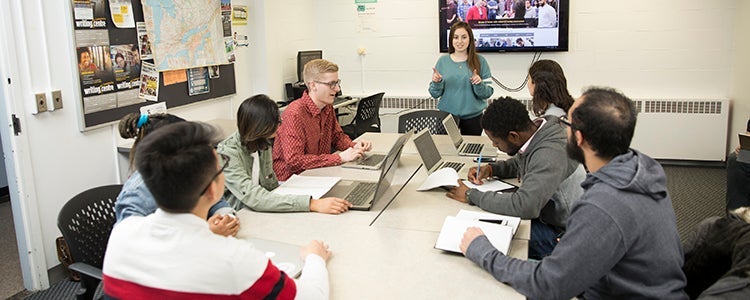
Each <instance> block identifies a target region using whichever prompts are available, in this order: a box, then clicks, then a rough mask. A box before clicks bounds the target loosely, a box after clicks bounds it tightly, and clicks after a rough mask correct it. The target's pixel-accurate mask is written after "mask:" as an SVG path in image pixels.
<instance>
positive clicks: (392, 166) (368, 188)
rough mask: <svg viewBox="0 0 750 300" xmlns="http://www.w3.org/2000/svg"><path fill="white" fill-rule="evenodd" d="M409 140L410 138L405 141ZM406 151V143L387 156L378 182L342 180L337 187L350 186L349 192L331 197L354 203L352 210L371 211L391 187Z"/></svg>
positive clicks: (392, 150)
mask: <svg viewBox="0 0 750 300" xmlns="http://www.w3.org/2000/svg"><path fill="white" fill-rule="evenodd" d="M404 140H408V138H406V139H404ZM403 149H404V143H401V146H399V147H394V148H392V149H391V151H390V152H389V153H388V154H386V155H385V160H384V161H383V167H382V168H381V171H380V177H378V181H377V182H373V181H359V180H341V181H339V183H337V184H336V185H337V186H339V185H348V186H347V192H345V193H343V195H335V194H332V195H329V196H333V197H339V198H344V199H346V200H348V201H349V202H351V203H352V207H351V208H350V209H351V210H370V208H372V206H373V205H374V204H375V201H377V200H378V199H379V198H380V197H381V196H383V194H384V193H385V191H386V190H387V189H388V188H390V187H391V182H392V181H393V177H394V176H395V175H396V169H397V168H398V160H399V159H400V158H401V152H402V151H403Z"/></svg>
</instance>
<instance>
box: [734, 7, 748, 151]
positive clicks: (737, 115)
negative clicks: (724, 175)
mask: <svg viewBox="0 0 750 300" xmlns="http://www.w3.org/2000/svg"><path fill="white" fill-rule="evenodd" d="M734 15H735V18H734V22H735V23H734V28H735V32H734V38H733V45H734V49H733V50H734V51H733V55H732V57H733V59H732V72H731V74H732V76H731V83H730V85H731V89H730V93H729V94H730V99H732V102H733V106H732V112H731V113H732V118H731V120H730V123H729V141H730V146H729V151H733V150H734V148H735V147H737V145H738V144H739V140H738V139H737V133H738V132H743V131H745V130H746V126H747V120H748V119H750V80H749V79H750V55H749V54H748V53H750V34H748V33H750V18H748V16H750V1H737V7H736V10H735V14H734Z"/></svg>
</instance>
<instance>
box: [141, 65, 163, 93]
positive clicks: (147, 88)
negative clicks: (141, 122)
mask: <svg viewBox="0 0 750 300" xmlns="http://www.w3.org/2000/svg"><path fill="white" fill-rule="evenodd" d="M141 67H142V70H141V88H140V90H139V91H138V98H141V99H146V100H148V101H157V98H158V97H159V71H157V70H156V67H155V66H154V64H152V63H147V62H143V64H142V65H141Z"/></svg>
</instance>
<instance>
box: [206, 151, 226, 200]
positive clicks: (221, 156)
mask: <svg viewBox="0 0 750 300" xmlns="http://www.w3.org/2000/svg"><path fill="white" fill-rule="evenodd" d="M219 159H220V161H219V163H221V169H219V171H218V172H216V174H215V175H214V176H212V177H211V180H209V181H208V184H206V187H205V188H204V189H203V191H201V193H200V194H199V195H203V194H205V193H206V191H208V187H209V186H211V183H212V182H214V179H216V177H219V174H221V173H223V172H224V169H226V168H227V166H229V156H228V155H226V154H224V153H219Z"/></svg>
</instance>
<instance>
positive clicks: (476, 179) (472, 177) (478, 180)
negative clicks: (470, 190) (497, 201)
mask: <svg viewBox="0 0 750 300" xmlns="http://www.w3.org/2000/svg"><path fill="white" fill-rule="evenodd" d="M467 177H468V179H469V182H471V183H473V184H476V185H481V184H482V183H484V182H483V181H482V179H485V178H490V177H492V166H490V165H484V166H482V168H481V169H479V176H477V167H471V168H469V173H468V174H467Z"/></svg>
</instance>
